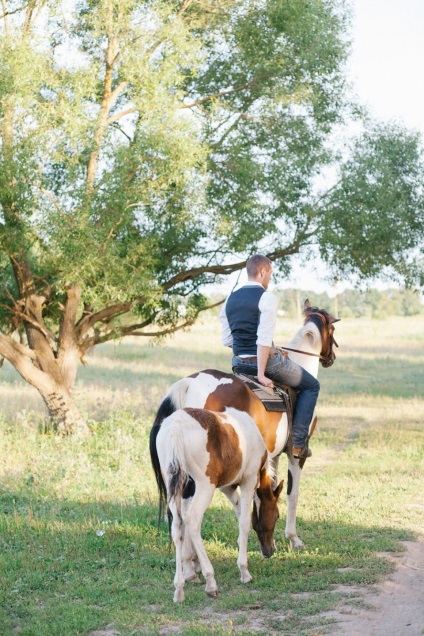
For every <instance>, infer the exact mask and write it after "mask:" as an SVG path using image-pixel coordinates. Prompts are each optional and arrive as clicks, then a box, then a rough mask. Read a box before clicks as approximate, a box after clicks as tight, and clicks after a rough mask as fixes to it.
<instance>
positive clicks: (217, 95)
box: [179, 81, 254, 108]
mask: <svg viewBox="0 0 424 636" xmlns="http://www.w3.org/2000/svg"><path fill="white" fill-rule="evenodd" d="M253 84H254V82H253V81H252V82H247V83H246V84H243V85H242V86H238V87H237V88H230V89H228V90H226V91H221V92H220V93H214V94H213V95H207V96H206V97H202V98H201V99H198V100H197V101H195V102H192V103H191V104H181V106H179V108H194V107H195V106H199V105H200V104H204V103H205V102H207V101H209V100H210V99H216V98H217V97H222V96H223V95H232V94H233V93H240V92H241V91H244V90H246V88H250V87H251V86H253Z"/></svg>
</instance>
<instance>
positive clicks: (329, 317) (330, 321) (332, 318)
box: [328, 314, 341, 325]
mask: <svg viewBox="0 0 424 636" xmlns="http://www.w3.org/2000/svg"><path fill="white" fill-rule="evenodd" d="M339 320H341V318H334V316H332V315H331V314H328V322H329V323H330V325H332V324H333V323H335V322H339Z"/></svg>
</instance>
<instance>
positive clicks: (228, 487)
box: [152, 407, 283, 602]
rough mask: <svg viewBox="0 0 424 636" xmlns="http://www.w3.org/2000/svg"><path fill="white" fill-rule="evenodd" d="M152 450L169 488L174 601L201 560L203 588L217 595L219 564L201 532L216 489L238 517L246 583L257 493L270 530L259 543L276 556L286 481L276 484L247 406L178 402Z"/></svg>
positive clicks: (162, 487)
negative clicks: (219, 409)
mask: <svg viewBox="0 0 424 636" xmlns="http://www.w3.org/2000/svg"><path fill="white" fill-rule="evenodd" d="M155 451H156V452H155V453H154V454H153V456H152V461H153V466H154V470H155V476H156V479H157V482H158V485H159V488H160V490H161V494H164V493H165V491H166V492H167V504H168V508H169V510H170V512H171V514H172V526H171V533H172V539H173V541H174V544H175V551H176V572H175V579H174V585H175V594H174V601H175V602H180V601H183V600H184V590H183V588H184V582H185V581H198V578H197V575H196V566H198V563H199V564H200V568H201V570H202V573H203V576H204V577H205V580H206V593H207V594H208V595H209V596H211V597H213V598H215V597H216V596H217V590H218V588H217V585H216V581H215V575H214V570H213V567H212V564H211V562H210V560H209V558H208V555H207V554H206V550H205V547H204V545H203V541H202V538H201V535H200V528H201V524H202V519H203V515H204V512H205V510H206V509H207V507H208V506H209V504H210V502H211V500H212V497H213V494H214V492H215V489H216V488H219V489H220V490H221V491H222V492H223V493H224V494H225V495H226V496H227V497H228V498H229V500H230V501H231V503H232V504H233V507H234V510H235V513H236V515H237V517H238V521H239V538H238V545H239V556H238V560H237V565H238V567H239V570H240V574H241V581H242V583H249V582H250V581H251V580H252V577H251V576H250V573H249V570H248V568H247V537H248V533H249V528H250V509H251V507H252V500H253V495H254V492H255V491H257V496H258V498H259V499H260V501H261V504H262V505H261V506H260V509H259V515H258V518H259V524H261V526H263V527H264V528H265V529H267V530H268V532H263V533H261V535H260V540H261V544H262V550H263V551H264V553H267V554H268V556H271V554H272V553H273V551H274V540H273V531H274V527H275V523H276V521H277V518H278V506H277V501H278V496H279V494H280V492H281V489H282V486H283V482H281V484H280V485H279V486H278V487H277V489H276V490H274V489H273V488H272V484H273V476H272V475H271V474H270V472H269V466H268V452H267V448H266V446H265V443H264V441H263V439H262V436H261V434H260V432H259V430H258V428H257V426H256V424H255V422H254V421H253V419H252V418H251V417H250V415H249V414H248V413H246V412H245V411H238V410H235V409H232V408H231V407H230V408H228V409H226V412H225V413H214V412H212V411H209V410H206V409H197V408H185V409H180V410H177V411H175V412H174V413H172V415H170V416H169V417H167V418H165V419H164V421H163V422H162V425H161V427H160V429H159V431H158V434H157V437H156V444H155ZM237 488H239V489H240V494H239V493H238V492H237ZM197 569H199V568H198V567H197Z"/></svg>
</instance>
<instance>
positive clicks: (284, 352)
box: [277, 347, 289, 358]
mask: <svg viewBox="0 0 424 636" xmlns="http://www.w3.org/2000/svg"><path fill="white" fill-rule="evenodd" d="M277 351H279V353H281V355H282V356H283V358H288V357H289V354H288V352H287V351H285V350H284V349H281V347H277Z"/></svg>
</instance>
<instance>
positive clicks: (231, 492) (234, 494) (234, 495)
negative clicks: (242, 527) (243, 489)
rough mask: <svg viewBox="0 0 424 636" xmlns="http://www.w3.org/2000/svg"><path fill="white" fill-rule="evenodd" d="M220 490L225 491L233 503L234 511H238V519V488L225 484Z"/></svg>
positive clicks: (237, 514) (238, 516)
mask: <svg viewBox="0 0 424 636" xmlns="http://www.w3.org/2000/svg"><path fill="white" fill-rule="evenodd" d="M220 491H221V492H222V493H224V495H225V496H226V497H227V499H228V500H229V501H230V502H231V503H232V505H233V508H234V512H235V513H236V517H237V519H239V518H240V495H239V492H238V488H233V487H232V486H224V487H223V488H220Z"/></svg>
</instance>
